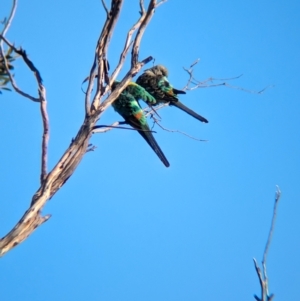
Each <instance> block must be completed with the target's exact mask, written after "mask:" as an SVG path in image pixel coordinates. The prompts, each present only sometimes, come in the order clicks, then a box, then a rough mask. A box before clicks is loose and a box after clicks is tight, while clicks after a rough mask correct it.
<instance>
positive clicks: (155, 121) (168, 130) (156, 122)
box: [152, 116, 208, 142]
mask: <svg viewBox="0 0 300 301" xmlns="http://www.w3.org/2000/svg"><path fill="white" fill-rule="evenodd" d="M152 118H153V121H154V124H157V125H158V126H159V127H160V128H161V129H163V130H164V131H167V132H170V133H179V134H182V135H184V136H186V137H188V138H191V139H193V140H196V141H200V142H208V140H204V139H199V138H195V137H193V136H191V135H189V134H187V133H185V132H182V131H179V130H170V129H167V128H165V127H163V126H162V125H161V124H160V122H159V121H158V120H157V119H156V118H155V117H154V116H152Z"/></svg>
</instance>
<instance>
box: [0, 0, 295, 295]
mask: <svg viewBox="0 0 300 301" xmlns="http://www.w3.org/2000/svg"><path fill="white" fill-rule="evenodd" d="M10 5H11V1H9V0H5V1H4V6H3V3H2V5H1V13H0V19H3V17H5V16H8V13H9V8H10ZM138 10H139V6H138V1H137V0H136V1H133V0H131V1H125V5H124V11H123V12H122V15H121V18H120V22H119V23H118V26H117V28H116V32H115V34H114V36H113V39H112V44H111V46H112V47H111V48H110V50H109V61H110V64H111V67H112V68H113V67H114V66H115V64H116V62H117V60H118V58H119V50H120V48H121V45H122V41H123V39H124V34H125V33H126V31H127V30H128V29H129V28H130V26H131V25H132V24H133V23H134V22H135V20H136V18H137V17H138ZM299 11H300V3H299V2H296V1H287V2H285V3H283V2H279V1H277V2H274V1H270V0H265V1H252V2H243V1H236V0H234V1H230V2H224V1H223V2H222V1H204V2H203V1H184V4H183V1H179V0H170V1H168V2H166V3H165V4H164V5H162V6H160V7H159V9H158V10H157V11H156V13H155V15H154V18H153V20H152V22H151V24H150V25H149V27H148V28H147V30H146V33H145V36H144V39H143V42H142V48H141V53H140V58H141V59H142V58H145V57H147V56H149V55H152V56H154V57H155V59H156V63H160V64H164V65H166V66H167V67H168V68H169V71H170V76H169V79H170V81H171V82H172V83H173V85H174V86H176V87H177V88H182V87H183V86H184V85H185V83H186V81H187V74H186V73H185V72H184V71H183V69H182V67H183V66H185V67H188V66H189V65H190V64H191V63H192V62H193V61H194V60H195V59H197V58H200V59H201V62H200V63H199V64H198V65H197V67H196V69H195V76H196V77H197V78H199V79H201V80H205V79H206V78H208V77H211V76H213V77H216V78H226V77H234V76H237V75H240V74H244V75H243V77H242V78H240V79H239V80H236V81H234V82H231V83H232V84H233V85H238V86H240V87H244V88H246V89H251V90H260V89H262V88H264V87H265V86H267V85H275V86H274V88H272V89H268V90H267V91H266V92H265V93H264V94H262V95H257V94H250V93H245V92H242V91H239V90H235V89H230V88H225V87H219V88H207V89H198V90H195V91H191V92H189V93H188V94H187V95H184V96H182V101H183V102H184V103H186V104H187V105H188V106H190V107H191V108H193V109H194V110H195V111H197V112H199V113H200V114H201V115H203V116H205V117H206V118H207V119H208V120H209V124H202V123H200V122H198V121H196V120H194V119H193V118H191V117H189V116H188V115H186V114H184V113H183V112H180V111H178V110H176V108H165V109H164V110H162V111H160V115H161V116H162V118H163V120H162V124H163V126H165V127H167V128H170V129H178V130H181V131H184V132H187V133H189V134H190V135H193V136H195V137H198V138H201V139H207V140H209V141H208V142H197V141H194V140H191V139H189V138H187V137H185V136H183V135H180V134H178V133H168V132H165V131H162V130H161V129H159V128H157V129H156V131H157V134H156V135H155V137H156V139H157V141H158V142H159V144H160V146H161V148H162V149H163V151H164V153H165V155H166V156H167V158H168V159H169V161H170V163H171V167H170V168H165V167H164V166H163V165H162V163H161V162H160V161H159V159H158V158H157V157H156V156H155V154H154V153H153V152H152V150H151V149H150V148H149V146H148V145H147V144H146V143H145V142H144V141H143V139H142V138H140V137H139V135H138V134H137V133H135V132H133V131H123V130H114V131H110V132H109V133H106V134H102V135H97V136H96V135H95V136H93V137H92V140H91V142H92V143H93V144H94V145H95V146H97V149H96V151H95V152H90V153H88V154H87V155H86V156H85V158H84V160H83V161H82V163H81V164H80V166H79V167H78V169H77V170H76V172H75V174H74V175H73V176H72V178H71V179H69V181H68V182H67V184H66V185H65V186H64V187H63V188H62V189H61V190H60V191H59V192H58V193H57V194H56V195H55V197H54V198H53V199H52V200H51V201H50V202H49V203H48V204H47V205H46V207H45V209H44V211H43V213H44V214H48V213H50V214H52V218H51V219H50V220H49V221H48V222H47V223H46V224H44V225H43V226H41V227H40V228H39V229H38V230H37V231H36V232H35V233H34V234H33V235H32V236H31V237H30V238H29V239H28V240H26V241H25V242H24V243H22V244H21V245H20V246H18V247H17V248H15V249H14V250H12V251H11V252H9V253H8V254H7V255H5V256H4V257H3V258H1V261H0V265H1V273H0V283H1V300H3V301H11V300H22V301H27V300H28V301H29V300H30V301H40V300H45V301H48V300H49V301H50V300H122V301H125V300H130V301H132V300H143V301H144V300H149V301H153V300H159V301H160V300H163V301H166V300H170V301H171V300H172V301H174V300H231V301H240V300H254V298H253V294H258V295H259V293H260V287H259V283H258V279H257V275H256V273H255V270H254V267H253V262H252V258H253V257H256V258H257V259H258V260H259V261H260V260H261V258H262V253H263V249H264V246H265V242H266V238H267V234H268V231H269V226H270V221H271V216H272V209H273V201H274V195H275V194H274V192H275V185H279V186H280V188H281V190H282V199H281V202H280V204H279V212H278V218H277V223H276V229H275V233H274V237H273V241H272V245H271V249H270V252H269V257H268V262H267V264H268V273H269V278H270V279H269V280H270V291H271V292H272V293H275V295H276V296H275V300H295V298H297V296H298V295H299V281H300V259H299V251H300V244H299V231H300V225H299V212H300V205H299V200H300V192H299V188H298V186H299V179H300V172H299V171H300V157H299V154H300V144H299V138H300V137H299V129H300V118H299V113H300V92H299V91H300V90H299V78H298V77H299V76H298V75H299V70H300V47H299V42H300V35H299V29H300V26H299V25H300V18H299ZM103 22H104V13H103V9H102V7H101V2H100V1H99V0H98V1H88V2H84V1H78V0H75V1H61V2H59V1H56V2H55V4H54V2H53V1H50V0H44V1H37V0H32V1H30V2H25V1H20V4H19V7H18V10H17V13H16V16H15V19H14V22H13V25H12V26H11V29H10V30H9V33H8V35H7V37H8V38H9V39H10V40H11V41H13V42H15V43H16V45H17V46H22V47H23V48H24V49H26V51H27V53H28V54H29V56H30V58H31V59H32V60H33V62H34V63H35V64H36V66H37V67H38V68H39V70H40V71H41V74H42V76H43V79H44V83H45V86H46V88H47V96H48V101H49V104H48V108H49V114H50V122H51V124H50V125H51V138H50V145H49V168H51V167H53V165H54V164H55V163H56V162H57V160H58V159H59V158H60V156H61V155H62V153H63V151H64V150H65V149H66V147H67V146H68V145H69V143H70V141H71V139H72V137H74V136H75V135H76V133H77V130H78V128H79V126H80V124H81V122H82V120H83V117H84V94H83V93H82V91H81V82H82V80H83V79H84V78H85V77H86V76H87V75H88V72H89V70H90V67H91V63H92V60H93V53H94V47H95V44H96V41H97V38H98V35H99V33H100V31H101V28H102V25H103ZM125 72H126V68H125V69H124V70H123V71H122V74H125ZM15 74H16V79H17V81H18V84H19V86H20V87H22V88H24V89H25V90H26V91H28V92H31V93H35V91H36V90H35V83H34V80H33V78H32V75H31V74H30V73H29V72H28V71H27V70H26V69H25V68H24V67H23V66H22V64H21V62H18V63H17V65H16V69H15ZM0 106H1V109H0V137H1V141H2V144H1V145H2V147H1V150H2V151H1V156H0V166H1V169H0V191H1V201H0V229H1V233H0V234H1V236H3V235H5V234H6V233H7V231H9V230H10V229H11V228H12V227H13V226H14V225H15V223H16V222H17V221H18V220H19V218H20V217H21V216H22V214H23V213H24V211H25V210H26V209H27V208H28V205H29V203H30V200H31V197H32V195H33V194H34V193H35V191H36V190H37V189H38V187H39V172H40V144H41V120H40V114H39V107H38V105H37V104H35V103H32V102H30V101H28V100H26V99H24V98H22V97H20V96H19V95H16V94H15V93H12V92H11V93H9V92H6V93H4V94H2V95H1V96H0ZM116 120H121V118H120V117H119V116H118V115H117V114H116V113H115V112H114V111H113V109H111V108H110V109H109V110H107V112H105V114H104V115H103V118H102V119H101V122H100V123H101V124H110V123H112V122H114V121H116Z"/></svg>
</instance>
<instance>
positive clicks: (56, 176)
mask: <svg viewBox="0 0 300 301" xmlns="http://www.w3.org/2000/svg"><path fill="white" fill-rule="evenodd" d="M102 3H103V5H104V9H105V10H106V21H105V23H104V26H103V29H102V32H101V34H100V37H99V40H98V43H97V47H96V51H95V57H94V60H93V63H92V67H91V70H90V75H89V80H88V89H87V93H86V96H85V112H86V115H85V118H84V121H83V124H82V126H81V127H80V129H79V131H78V133H77V135H76V137H75V138H74V139H73V140H72V143H71V144H70V146H69V147H68V149H67V150H66V151H65V152H64V154H63V155H62V157H61V158H60V160H59V161H58V163H57V164H56V165H55V166H54V168H53V169H52V170H51V171H50V172H49V173H48V174H47V172H46V161H47V160H46V158H47V143H48V138H49V132H48V131H49V123H48V116H47V111H46V96H45V94H46V93H45V88H44V86H43V85H42V79H41V77H40V75H39V72H38V70H37V68H35V66H34V65H33V64H32V62H31V61H30V60H29V59H28V57H27V55H26V53H25V51H23V50H22V49H20V50H18V51H19V53H20V54H21V56H22V58H23V60H24V61H25V63H26V64H27V66H28V67H29V68H30V70H32V71H33V73H34V75H35V77H36V80H37V83H38V92H39V97H38V98H36V101H37V102H40V105H41V113H42V117H43V125H44V134H43V147H42V160H43V161H42V162H43V164H42V173H41V186H40V188H39V189H38V190H37V192H36V193H35V194H34V196H33V197H32V201H31V205H30V207H29V209H28V210H27V211H26V212H25V213H24V215H23V217H22V218H21V219H20V221H19V222H18V223H17V224H16V226H15V227H14V228H13V229H12V230H11V231H10V232H9V233H8V234H7V235H5V236H4V237H3V238H2V239H1V240H0V255H4V254H5V253H6V252H8V251H9V250H11V249H12V248H13V247H15V246H16V245H18V244H20V243H21V242H22V241H24V240H25V239H26V238H27V237H28V236H29V235H30V234H32V233H33V231H34V230H35V229H36V228H37V227H39V226H40V225H41V224H42V223H44V222H45V221H47V220H48V219H49V218H50V215H46V216H41V210H42V209H43V207H44V206H45V204H46V202H47V201H48V200H49V199H50V198H51V197H53V196H54V195H55V193H56V192H57V191H58V190H59V189H60V188H61V187H62V186H63V185H64V184H65V182H66V181H67V180H68V178H69V177H70V176H71V175H72V174H73V172H74V171H75V169H76V168H77V166H78V164H79V163H80V162H81V160H82V158H83V156H84V155H85V154H86V152H87V151H90V150H92V149H93V148H89V145H90V144H89V139H90V137H91V135H92V130H93V128H94V126H95V124H96V122H97V121H98V120H99V118H100V117H101V114H102V113H103V112H104V111H105V110H106V109H107V108H108V107H109V105H110V104H111V103H112V102H113V101H114V100H115V99H116V98H117V97H118V96H119V94H120V93H121V92H122V90H123V89H124V88H125V86H126V85H127V84H128V83H129V82H130V81H131V80H132V77H133V76H134V75H135V74H137V73H138V71H139V70H140V69H141V68H142V67H143V65H144V64H146V63H147V62H149V61H150V60H151V59H152V57H148V58H146V59H144V60H142V61H140V62H139V61H138V60H137V58H138V51H139V47H140V43H141V38H142V35H143V33H144V30H145V28H146V26H147V25H148V23H149V22H150V20H151V17H152V15H153V13H154V9H155V8H156V7H157V5H160V4H161V3H162V2H159V3H157V1H156V0H150V3H149V6H148V9H147V10H143V11H142V15H141V17H140V18H139V20H138V22H137V23H136V24H135V25H134V26H133V28H132V29H131V30H132V33H131V32H129V33H128V35H127V39H126V41H125V46H124V50H123V52H122V54H123V55H124V56H126V55H127V53H128V50H129V46H128V43H129V44H130V39H131V37H132V35H133V32H134V31H135V30H139V28H140V27H143V28H142V30H140V31H139V32H138V34H137V35H136V36H135V39H134V41H133V44H134V45H135V50H134V51H133V52H132V56H133V55H134V58H133V57H132V58H131V61H132V62H134V63H132V64H131V68H130V70H129V71H128V72H127V74H126V76H125V77H124V78H123V80H122V81H121V82H120V85H119V86H118V88H117V89H115V90H114V91H113V92H112V93H111V94H110V95H109V96H108V97H107V98H106V99H105V100H104V101H102V102H101V99H102V98H103V97H104V96H105V95H106V94H108V92H109V91H110V84H111V83H112V81H113V80H114V79H115V78H116V77H117V76H118V73H119V71H120V70H121V68H122V66H123V63H124V59H123V57H121V58H120V62H119V64H118V67H117V68H118V69H117V70H115V71H114V72H113V76H111V77H109V75H108V60H107V52H108V47H109V41H110V37H111V36H112V33H113V31H114V27H115V25H116V23H117V20H118V18H119V13H120V11H121V8H122V4H123V0H112V1H111V7H110V9H108V8H107V6H106V5H105V2H104V1H102ZM141 3H142V2H141ZM3 36H4V35H3ZM3 38H4V37H3ZM128 41H129V42H128ZM96 75H97V82H96V92H95V96H94V97H93V100H92V102H91V93H92V89H93V86H94V79H95V77H96ZM15 90H16V89H15ZM16 91H17V90H16ZM23 96H25V95H23Z"/></svg>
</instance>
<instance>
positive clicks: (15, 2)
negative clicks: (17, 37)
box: [0, 0, 18, 44]
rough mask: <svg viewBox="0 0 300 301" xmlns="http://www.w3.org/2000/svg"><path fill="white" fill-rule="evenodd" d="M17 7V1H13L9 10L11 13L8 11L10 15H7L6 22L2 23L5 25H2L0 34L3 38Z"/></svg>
mask: <svg viewBox="0 0 300 301" xmlns="http://www.w3.org/2000/svg"><path fill="white" fill-rule="evenodd" d="M17 6H18V0H13V5H12V9H11V11H10V15H9V17H8V19H7V21H6V22H5V23H4V24H5V25H4V28H3V30H2V32H1V35H2V36H3V37H4V36H5V35H6V33H7V31H8V29H9V27H10V25H11V22H12V20H13V19H14V16H15V13H16V9H17ZM1 43H2V42H1V41H0V44H1Z"/></svg>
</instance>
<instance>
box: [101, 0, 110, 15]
mask: <svg viewBox="0 0 300 301" xmlns="http://www.w3.org/2000/svg"><path fill="white" fill-rule="evenodd" d="M101 2H102V5H103V8H104V10H105V11H106V15H107V16H108V15H109V10H108V8H107V6H106V3H105V1H104V0H101Z"/></svg>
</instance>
